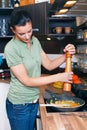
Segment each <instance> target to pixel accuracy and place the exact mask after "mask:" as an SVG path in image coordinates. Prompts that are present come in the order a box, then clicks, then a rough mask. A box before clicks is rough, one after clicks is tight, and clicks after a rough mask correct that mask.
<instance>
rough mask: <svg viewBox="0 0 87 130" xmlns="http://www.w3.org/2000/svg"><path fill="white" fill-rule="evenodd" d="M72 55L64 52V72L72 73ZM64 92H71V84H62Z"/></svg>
mask: <svg viewBox="0 0 87 130" xmlns="http://www.w3.org/2000/svg"><path fill="white" fill-rule="evenodd" d="M71 60H72V55H71V54H69V52H66V68H65V72H71V71H72V61H71ZM63 90H64V91H69V92H70V91H71V83H67V82H66V83H64V87H63Z"/></svg>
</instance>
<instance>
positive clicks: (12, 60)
mask: <svg viewBox="0 0 87 130" xmlns="http://www.w3.org/2000/svg"><path fill="white" fill-rule="evenodd" d="M19 51H20V50H18V49H17V48H15V47H14V45H11V46H10V45H7V46H6V47H5V50H4V54H5V58H6V62H7V65H8V67H10V66H15V65H18V64H21V63H22V58H21V56H20V55H19V53H18V52H19Z"/></svg>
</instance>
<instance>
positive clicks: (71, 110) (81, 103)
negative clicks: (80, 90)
mask: <svg viewBox="0 0 87 130" xmlns="http://www.w3.org/2000/svg"><path fill="white" fill-rule="evenodd" d="M62 100H64V101H74V102H75V103H79V104H80V105H79V106H74V107H65V106H62V107H61V106H57V105H56V104H55V102H56V101H62ZM51 102H53V103H54V104H51ZM46 104H47V105H49V106H50V107H53V109H56V110H58V111H62V112H73V111H76V110H78V109H80V108H81V107H82V106H83V105H84V104H85V101H84V100H82V99H80V98H77V97H68V96H67V97H65V98H64V97H63V96H61V97H60V98H50V99H47V100H46Z"/></svg>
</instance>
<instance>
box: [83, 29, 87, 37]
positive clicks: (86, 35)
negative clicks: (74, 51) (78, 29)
mask: <svg viewBox="0 0 87 130" xmlns="http://www.w3.org/2000/svg"><path fill="white" fill-rule="evenodd" d="M83 38H84V39H87V30H85V31H84V34H83Z"/></svg>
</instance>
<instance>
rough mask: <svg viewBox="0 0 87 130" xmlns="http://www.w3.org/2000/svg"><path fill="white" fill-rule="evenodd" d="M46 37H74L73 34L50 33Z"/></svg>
mask: <svg viewBox="0 0 87 130" xmlns="http://www.w3.org/2000/svg"><path fill="white" fill-rule="evenodd" d="M48 36H55V37H58V36H59V37H62V36H75V34H57V33H56V34H53V33H50V34H48Z"/></svg>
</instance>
